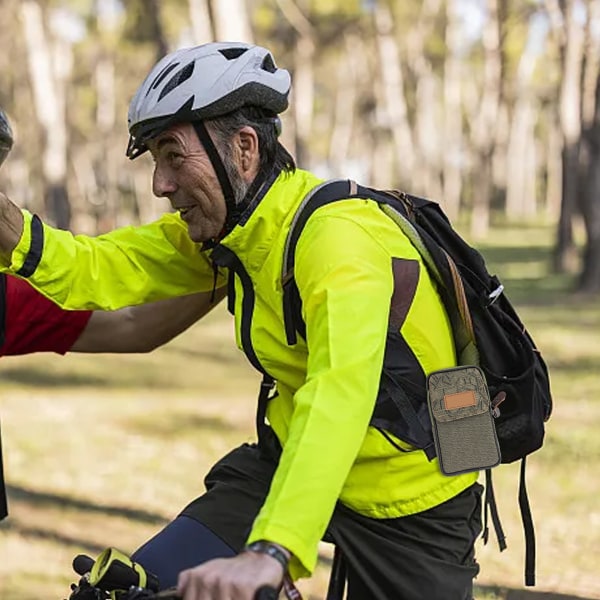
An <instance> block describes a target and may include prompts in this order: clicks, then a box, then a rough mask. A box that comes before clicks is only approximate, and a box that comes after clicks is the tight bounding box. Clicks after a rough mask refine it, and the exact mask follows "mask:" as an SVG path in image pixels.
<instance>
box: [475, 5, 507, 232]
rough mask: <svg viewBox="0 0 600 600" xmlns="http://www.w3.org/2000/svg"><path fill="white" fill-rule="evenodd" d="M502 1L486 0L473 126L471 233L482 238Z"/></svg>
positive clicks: (486, 216)
mask: <svg viewBox="0 0 600 600" xmlns="http://www.w3.org/2000/svg"><path fill="white" fill-rule="evenodd" d="M505 2H506V0H487V2H486V4H487V8H488V17H487V22H486V24H485V26H484V30H483V46H484V54H485V57H484V67H483V82H482V85H483V88H482V96H481V103H480V107H479V114H478V116H477V118H476V120H475V123H474V127H473V145H474V151H475V161H474V173H475V176H474V186H473V214H472V216H471V235H472V236H473V237H474V238H476V239H481V238H484V237H485V236H486V235H487V233H488V230H489V225H490V204H491V198H492V191H493V185H492V183H493V182H492V157H493V154H494V149H495V142H496V127H497V122H498V113H499V106H500V98H501V95H502V56H501V46H500V40H501V38H500V15H499V13H500V9H501V8H503V7H504V3H505Z"/></svg>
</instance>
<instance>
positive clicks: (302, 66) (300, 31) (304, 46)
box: [277, 0, 315, 168]
mask: <svg viewBox="0 0 600 600" xmlns="http://www.w3.org/2000/svg"><path fill="white" fill-rule="evenodd" d="M277 5H278V6H279V8H280V10H281V12H282V13H283V15H284V17H285V18H286V19H287V21H288V22H289V24H290V25H291V26H292V28H293V35H292V46H291V48H292V51H293V64H294V66H293V82H294V84H293V86H292V95H293V101H292V102H293V103H292V111H293V114H294V156H295V158H296V161H297V163H298V164H299V165H300V166H303V167H304V168H310V167H311V157H310V143H311V140H312V131H313V116H314V95H315V73H314V57H315V39H314V35H315V34H314V28H313V26H312V23H311V22H310V20H309V19H308V17H307V16H306V14H305V12H304V11H303V8H304V6H302V7H300V6H298V4H297V2H294V0H277Z"/></svg>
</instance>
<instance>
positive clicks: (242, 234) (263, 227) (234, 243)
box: [220, 169, 322, 271]
mask: <svg viewBox="0 0 600 600" xmlns="http://www.w3.org/2000/svg"><path fill="white" fill-rule="evenodd" d="M321 181H322V180H321V179H319V178H318V177H316V176H315V175H313V174H312V173H309V172H308V171H303V170H302V169H296V170H295V171H294V172H293V173H285V172H281V173H279V175H277V177H276V179H275V180H274V181H272V182H269V181H267V185H268V187H267V188H266V189H263V190H261V192H262V193H260V192H259V194H258V195H257V198H256V199H255V200H254V201H253V202H252V203H251V204H250V206H249V207H248V208H247V209H246V211H245V212H244V214H243V215H242V218H241V220H240V223H239V224H238V225H236V226H235V227H234V229H233V230H232V231H231V232H230V233H229V234H228V235H227V236H225V237H224V238H223V239H222V240H221V242H220V244H221V245H223V246H225V247H226V248H228V249H230V250H231V251H233V252H234V253H235V254H236V255H237V256H238V258H239V259H240V260H241V261H242V262H243V263H244V266H245V267H246V269H247V270H248V271H257V270H260V269H261V268H262V266H263V264H264V262H265V260H266V258H267V256H268V254H269V252H270V251H271V250H272V249H273V247H274V246H278V245H277V244H275V240H276V239H277V238H278V236H279V235H280V234H281V231H282V229H284V228H285V230H287V229H288V227H289V224H290V222H291V220H292V218H293V216H294V214H295V212H296V208H297V207H298V205H299V204H300V202H302V200H303V198H304V197H305V196H306V194H307V193H308V192H309V191H310V190H311V189H312V188H314V187H315V186H317V185H319V184H320V183H321ZM269 184H270V185H269Z"/></svg>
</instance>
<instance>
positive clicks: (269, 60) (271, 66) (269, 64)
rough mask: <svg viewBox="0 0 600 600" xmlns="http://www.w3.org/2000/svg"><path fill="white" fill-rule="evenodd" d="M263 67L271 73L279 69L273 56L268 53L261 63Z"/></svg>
mask: <svg viewBox="0 0 600 600" xmlns="http://www.w3.org/2000/svg"><path fill="white" fill-rule="evenodd" d="M260 67H261V69H264V70H265V71H268V72H269V73H275V71H277V67H276V66H275V63H274V62H273V57H272V56H271V55H270V54H267V55H266V56H265V58H264V59H263V61H262V64H261V65H260Z"/></svg>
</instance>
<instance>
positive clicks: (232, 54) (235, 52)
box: [219, 48, 248, 60]
mask: <svg viewBox="0 0 600 600" xmlns="http://www.w3.org/2000/svg"><path fill="white" fill-rule="evenodd" d="M247 51H248V48H221V49H220V50H219V52H220V53H221V54H222V55H223V56H224V57H225V58H226V59H227V60H234V59H235V58H239V57H240V56H241V55H242V54H244V52H247Z"/></svg>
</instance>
